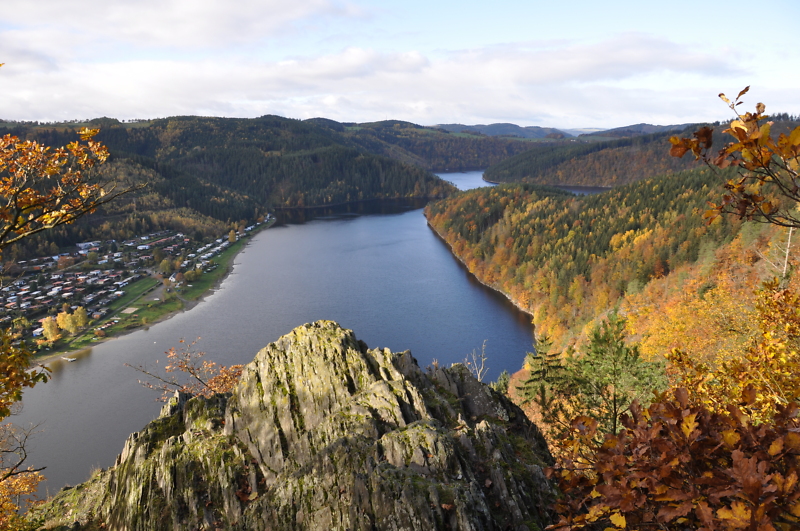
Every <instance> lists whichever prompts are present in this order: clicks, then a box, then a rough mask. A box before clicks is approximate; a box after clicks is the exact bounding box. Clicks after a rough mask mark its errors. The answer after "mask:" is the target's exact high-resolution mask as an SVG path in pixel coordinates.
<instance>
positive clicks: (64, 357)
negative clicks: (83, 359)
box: [61, 356, 78, 362]
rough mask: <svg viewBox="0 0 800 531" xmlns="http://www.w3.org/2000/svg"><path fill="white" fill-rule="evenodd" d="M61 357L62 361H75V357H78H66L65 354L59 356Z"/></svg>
mask: <svg viewBox="0 0 800 531" xmlns="http://www.w3.org/2000/svg"><path fill="white" fill-rule="evenodd" d="M61 359H62V360H64V361H69V362H73V361H75V360H76V359H78V358H68V357H66V356H61Z"/></svg>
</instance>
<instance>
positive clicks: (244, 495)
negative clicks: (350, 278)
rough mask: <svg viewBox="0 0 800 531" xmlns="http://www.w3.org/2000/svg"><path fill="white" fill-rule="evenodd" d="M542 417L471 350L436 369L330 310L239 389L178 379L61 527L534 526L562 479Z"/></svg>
mask: <svg viewBox="0 0 800 531" xmlns="http://www.w3.org/2000/svg"><path fill="white" fill-rule="evenodd" d="M551 462H552V457H551V456H550V453H549V451H548V449H547V446H546V444H545V442H544V439H543V438H542V436H541V434H540V433H539V430H538V429H537V428H536V426H534V425H533V424H532V423H531V422H530V421H529V420H528V419H527V418H526V417H525V415H524V414H523V413H522V411H521V410H520V409H519V408H517V407H516V406H515V405H514V404H512V403H511V402H510V401H509V400H508V399H507V398H506V397H504V396H501V395H499V394H498V393H496V392H494V391H493V390H491V389H490V388H489V387H488V386H486V385H484V384H482V383H480V382H478V381H477V380H475V379H474V378H473V377H472V375H471V374H470V373H469V371H468V370H467V369H466V368H465V367H464V366H462V365H454V366H453V367H450V368H441V367H433V368H429V369H428V370H426V371H423V370H421V369H420V368H419V366H418V365H417V362H416V361H415V360H414V358H413V357H412V356H411V354H410V353H408V352H401V353H392V352H390V351H389V350H388V349H383V350H381V349H373V350H368V349H367V347H366V345H365V344H364V343H363V342H361V341H359V340H357V339H356V338H355V336H354V335H353V332H351V331H349V330H344V329H342V328H341V327H339V325H337V324H336V323H333V322H330V321H320V322H316V323H313V324H307V325H304V326H301V327H298V328H296V329H295V330H293V331H292V332H291V333H289V334H288V335H286V336H283V337H282V338H280V339H279V340H278V341H277V342H275V343H272V344H270V345H269V346H267V347H266V348H264V349H262V350H261V351H260V352H259V353H258V354H257V355H256V357H255V359H254V360H253V361H252V362H251V363H250V364H249V365H247V366H246V367H245V370H244V373H243V374H242V378H241V380H240V382H239V383H238V385H237V387H236V388H235V390H234V391H233V393H232V394H230V395H217V396H215V397H214V398H211V399H205V398H202V397H195V398H191V397H189V396H187V395H176V396H175V397H174V398H173V399H172V400H171V402H170V403H169V404H168V405H166V406H165V407H164V409H163V410H162V413H161V416H160V417H159V418H158V419H156V420H154V421H153V422H151V423H150V424H149V425H148V426H147V427H145V429H144V430H142V431H141V432H138V433H134V434H132V435H131V436H130V437H129V438H128V441H127V442H126V443H125V447H124V449H123V451H122V453H121V454H120V455H119V457H118V458H117V462H116V464H115V465H114V466H113V467H111V468H110V469H108V470H105V471H100V472H98V473H97V474H95V475H94V477H92V479H90V480H89V481H87V482H86V483H83V484H81V485H78V486H76V487H67V488H65V489H62V490H61V491H60V492H59V493H58V494H57V495H56V497H55V498H54V499H53V500H51V501H50V502H48V503H47V504H46V505H45V506H43V507H42V508H41V509H39V515H40V516H41V517H42V518H43V519H44V522H45V524H44V525H45V528H48V529H74V530H79V529H83V530H90V529H91V530H93V529H112V530H119V531H124V530H131V531H133V530H141V531H153V530H184V529H185V530H194V529H203V530H206V529H208V530H213V529H241V530H260V529H264V530H266V529H269V530H328V529H337V530H352V531H356V530H376V529H377V530H383V529H387V530H412V529H414V530H416V529H420V530H429V529H442V530H444V529H450V530H465V531H466V530H475V531H478V530H505V529H512V530H518V531H521V530H530V531H533V530H534V529H543V528H544V527H545V526H546V525H547V524H548V523H549V514H548V510H547V506H548V504H549V502H550V501H551V499H552V496H553V495H554V493H553V491H552V489H551V487H550V485H549V483H548V482H547V480H546V479H545V477H544V474H543V472H542V467H543V466H547V465H548V464H551Z"/></svg>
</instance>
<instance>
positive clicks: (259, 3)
mask: <svg viewBox="0 0 800 531" xmlns="http://www.w3.org/2000/svg"><path fill="white" fill-rule="evenodd" d="M361 14H362V10H360V9H359V8H358V7H356V6H354V5H352V4H349V3H344V2H340V1H337V0H291V1H286V0H236V1H235V2H230V1H223V0H73V1H69V2H67V1H64V0H35V1H31V0H4V2H3V12H2V15H1V16H2V19H3V21H4V23H5V25H6V26H8V27H11V28H16V29H22V28H31V29H34V30H35V29H44V30H46V31H49V32H57V33H59V34H62V35H63V34H69V33H73V34H77V35H81V36H82V38H89V39H91V40H94V41H96V42H97V43H99V44H104V43H108V42H124V43H127V44H130V45H133V46H136V47H144V48H151V47H161V46H167V47H173V48H196V47H200V48H219V47H224V46H227V45H229V44H236V43H243V42H254V41H261V40H263V39H264V38H265V37H267V36H270V35H274V34H277V33H281V32H283V31H285V30H286V28H287V26H291V25H292V24H294V23H297V22H300V21H303V20H308V19H313V18H316V17H342V16H344V17H352V16H360V15H361Z"/></svg>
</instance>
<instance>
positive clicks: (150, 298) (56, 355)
mask: <svg viewBox="0 0 800 531" xmlns="http://www.w3.org/2000/svg"><path fill="white" fill-rule="evenodd" d="M275 222H276V220H275V219H274V218H273V219H272V220H270V221H269V222H268V223H265V224H264V225H263V226H261V227H259V228H258V229H257V230H254V231H252V232H251V233H250V234H248V235H246V236H245V237H244V238H241V239H240V240H239V241H237V242H236V243H235V244H234V245H232V246H231V247H230V248H229V249H227V250H225V251H224V252H222V253H220V255H219V256H218V257H217V260H218V261H217V270H219V271H220V273H217V274H216V275H214V278H212V279H209V280H206V281H205V282H203V280H205V279H203V280H201V281H199V282H195V283H194V285H192V287H189V288H188V289H184V290H182V291H180V292H178V291H173V293H172V294H174V298H173V299H172V301H177V304H173V306H174V308H170V309H167V310H165V311H164V312H163V313H161V314H159V315H158V317H156V318H154V319H153V320H152V321H149V322H139V324H137V325H134V326H131V325H132V323H128V324H127V325H126V326H125V327H124V328H122V329H118V330H114V331H113V332H112V334H113V335H109V336H107V337H96V338H94V339H92V340H91V341H90V342H87V343H86V344H83V345H81V346H80V347H77V348H69V347H68V348H67V349H65V350H57V351H54V352H47V353H42V352H39V353H37V355H36V356H35V357H34V359H33V363H34V364H45V363H47V362H49V361H53V360H56V359H60V358H67V357H73V356H74V355H75V354H77V353H80V352H82V351H84V350H86V349H90V348H92V347H93V346H95V345H99V344H101V343H105V342H106V341H110V340H113V339H116V338H118V337H121V336H124V335H127V334H130V333H132V332H136V331H137V330H141V329H142V328H148V327H150V326H153V325H155V324H157V323H160V322H162V321H166V320H167V319H170V318H171V317H173V316H174V315H176V314H178V313H181V312H186V311H189V310H191V309H192V308H194V307H195V306H197V305H198V304H200V303H201V302H203V300H205V297H206V295H208V294H209V293H212V292H213V291H216V290H217V289H219V287H220V285H221V284H222V282H223V281H224V280H225V279H226V278H227V277H228V275H230V274H231V272H232V271H233V264H234V259H235V258H236V256H237V255H238V254H239V253H240V252H242V251H243V250H244V249H245V248H246V247H247V245H249V244H250V240H251V238H252V237H253V236H255V235H256V234H258V233H259V232H261V231H262V230H266V229H268V228H270V227H272V225H274V224H275ZM214 273H216V271H212V272H211V273H204V274H212V275H213V274H214ZM148 280H150V281H152V280H155V279H154V278H153V277H147V278H145V279H143V280H141V281H140V282H146V281H148ZM164 295H165V287H164V286H163V285H157V286H155V287H154V288H151V289H147V290H145V291H144V292H143V293H142V294H141V295H139V296H138V297H136V298H135V299H133V300H130V301H127V302H126V303H125V304H124V305H121V306H120V307H119V308H117V309H116V310H115V311H114V312H112V313H111V315H109V316H108V317H106V318H104V319H103V320H102V321H100V322H97V323H94V324H93V325H90V327H89V328H90V329H94V328H95V327H96V326H97V325H99V324H101V323H108V322H112V321H114V320H115V319H123V318H125V316H126V315H127V316H128V317H130V316H134V317H135V316H136V315H137V314H132V313H126V312H125V310H126V309H130V308H136V305H140V308H141V305H142V303H149V304H152V303H154V302H164V303H166V301H165V300H164ZM140 308H136V310H135V311H138V310H139V309H140ZM86 333H88V332H84V334H86Z"/></svg>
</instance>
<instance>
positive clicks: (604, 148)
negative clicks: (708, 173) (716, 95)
mask: <svg viewBox="0 0 800 531" xmlns="http://www.w3.org/2000/svg"><path fill="white" fill-rule="evenodd" d="M770 118H771V119H772V120H774V121H775V123H774V125H773V126H772V132H773V135H774V136H776V137H777V135H779V134H780V133H782V132H784V133H786V132H788V131H790V130H791V129H792V128H794V127H795V126H796V125H798V124H800V122H799V121H797V120H795V119H794V117H791V116H789V115H774V116H771V117H770ZM698 127H700V125H699V124H694V125H688V126H686V125H680V126H678V125H672V126H654V125H648V124H638V125H632V126H628V127H622V128H618V129H610V130H608V131H602V132H601V133H598V134H593V135H581V136H579V137H578V138H572V139H566V140H563V141H560V142H552V143H537V144H536V145H535V147H534V148H533V149H530V150H528V151H526V152H525V153H521V154H519V155H515V156H514V157H511V158H508V159H506V160H504V161H503V162H500V163H499V164H496V165H494V166H491V167H489V168H487V170H486V172H485V173H484V178H485V179H486V180H487V181H491V182H525V183H533V184H543V185H572V186H611V187H613V186H619V185H622V184H628V183H633V182H636V181H639V180H641V179H647V178H650V177H655V176H657V175H663V174H665V173H670V172H676V171H680V170H684V169H687V168H689V167H691V166H692V164H693V162H694V158H693V157H690V156H685V157H683V158H682V159H678V158H675V157H672V156H670V155H669V147H670V144H669V137H670V136H673V135H678V136H691V134H692V133H693V132H694V131H695V130H696V129H697V128H698ZM713 127H714V130H715V132H714V149H721V148H722V147H723V145H724V143H727V142H729V141H730V140H732V137H730V136H729V135H727V134H723V132H722V131H723V130H724V129H726V128H727V124H722V125H720V124H715V125H713ZM652 128H656V129H658V130H657V131H656V132H652V133H645V131H648V130H650V129H652ZM612 135H618V137H617V138H615V137H614V136H612Z"/></svg>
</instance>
